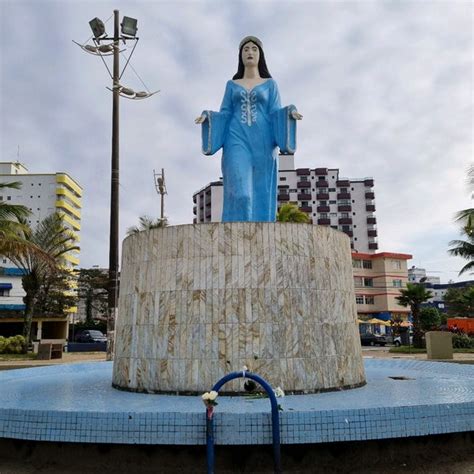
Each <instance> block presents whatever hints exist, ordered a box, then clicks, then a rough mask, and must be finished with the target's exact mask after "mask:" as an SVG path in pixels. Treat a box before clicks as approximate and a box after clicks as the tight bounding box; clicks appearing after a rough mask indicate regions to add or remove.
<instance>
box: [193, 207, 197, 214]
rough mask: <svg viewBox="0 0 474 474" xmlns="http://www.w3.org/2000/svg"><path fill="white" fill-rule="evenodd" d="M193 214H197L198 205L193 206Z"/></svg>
mask: <svg viewBox="0 0 474 474" xmlns="http://www.w3.org/2000/svg"><path fill="white" fill-rule="evenodd" d="M193 214H194V215H196V214H197V207H196V206H193Z"/></svg>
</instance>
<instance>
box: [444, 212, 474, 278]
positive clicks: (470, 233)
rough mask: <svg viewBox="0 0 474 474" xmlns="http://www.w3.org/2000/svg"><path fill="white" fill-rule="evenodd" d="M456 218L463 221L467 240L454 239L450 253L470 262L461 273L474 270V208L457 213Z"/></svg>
mask: <svg viewBox="0 0 474 474" xmlns="http://www.w3.org/2000/svg"><path fill="white" fill-rule="evenodd" d="M456 220H457V221H460V222H462V223H463V227H462V234H463V235H465V236H466V240H452V241H451V242H449V245H450V246H451V248H450V249H449V250H448V253H449V254H451V255H453V256H455V257H462V258H464V259H466V260H468V263H466V265H464V267H462V268H461V271H460V272H459V275H461V274H463V273H465V272H467V271H472V270H474V209H465V210H463V211H460V212H458V213H457V215H456Z"/></svg>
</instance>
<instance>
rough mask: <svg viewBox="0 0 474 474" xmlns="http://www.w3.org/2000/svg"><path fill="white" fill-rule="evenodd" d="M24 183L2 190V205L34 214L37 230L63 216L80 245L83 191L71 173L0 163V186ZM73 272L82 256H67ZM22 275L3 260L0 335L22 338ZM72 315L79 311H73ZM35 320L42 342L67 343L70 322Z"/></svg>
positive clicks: (0, 268)
mask: <svg viewBox="0 0 474 474" xmlns="http://www.w3.org/2000/svg"><path fill="white" fill-rule="evenodd" d="M11 182H20V183H21V188H20V189H13V188H2V189H0V201H3V202H6V203H9V204H20V205H23V206H25V207H27V208H28V209H29V210H30V211H31V214H30V216H29V217H28V223H29V224H30V226H31V227H32V228H33V229H34V228H35V227H36V225H38V223H39V222H40V221H41V220H43V219H44V218H45V217H47V216H48V215H51V214H53V213H54V212H59V213H60V214H61V215H62V217H63V222H64V224H65V226H66V227H67V228H68V229H70V231H71V232H72V233H73V235H74V236H75V237H76V240H77V242H78V243H79V241H80V230H81V207H82V203H81V200H82V187H81V186H80V185H79V184H78V183H77V182H76V181H75V180H74V179H73V178H72V177H71V176H69V175H68V174H67V173H63V172H56V173H29V172H28V169H27V168H26V167H25V166H24V165H23V164H21V163H19V162H0V183H11ZM64 257H65V259H66V262H67V266H68V267H69V268H71V269H73V268H74V267H76V266H77V265H78V264H79V252H78V251H72V252H69V253H68V254H66V255H65V256H64ZM21 277H22V272H21V270H20V269H18V268H15V267H14V265H13V264H12V263H11V262H10V261H9V260H8V259H6V258H4V257H2V259H1V260H0V323H1V324H0V335H6V336H7V335H15V334H21V326H22V318H23V315H22V312H23V310H24V307H25V306H24V303H23V296H24V295H25V293H24V291H23V288H22V285H21ZM70 311H71V312H74V311H75V308H71V309H70ZM35 316H36V317H35V318H34V320H33V326H32V334H33V337H34V338H36V339H39V340H45V339H46V340H52V341H63V340H65V339H66V337H67V325H68V321H67V318H55V317H49V318H43V317H40V316H38V315H35Z"/></svg>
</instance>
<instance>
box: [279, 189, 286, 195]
mask: <svg viewBox="0 0 474 474" xmlns="http://www.w3.org/2000/svg"><path fill="white" fill-rule="evenodd" d="M278 194H288V189H285V188H283V189H279V190H278Z"/></svg>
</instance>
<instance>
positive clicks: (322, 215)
mask: <svg viewBox="0 0 474 474" xmlns="http://www.w3.org/2000/svg"><path fill="white" fill-rule="evenodd" d="M319 216H320V217H321V219H327V218H328V215H327V213H326V212H322V213H321V214H320V215H319Z"/></svg>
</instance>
